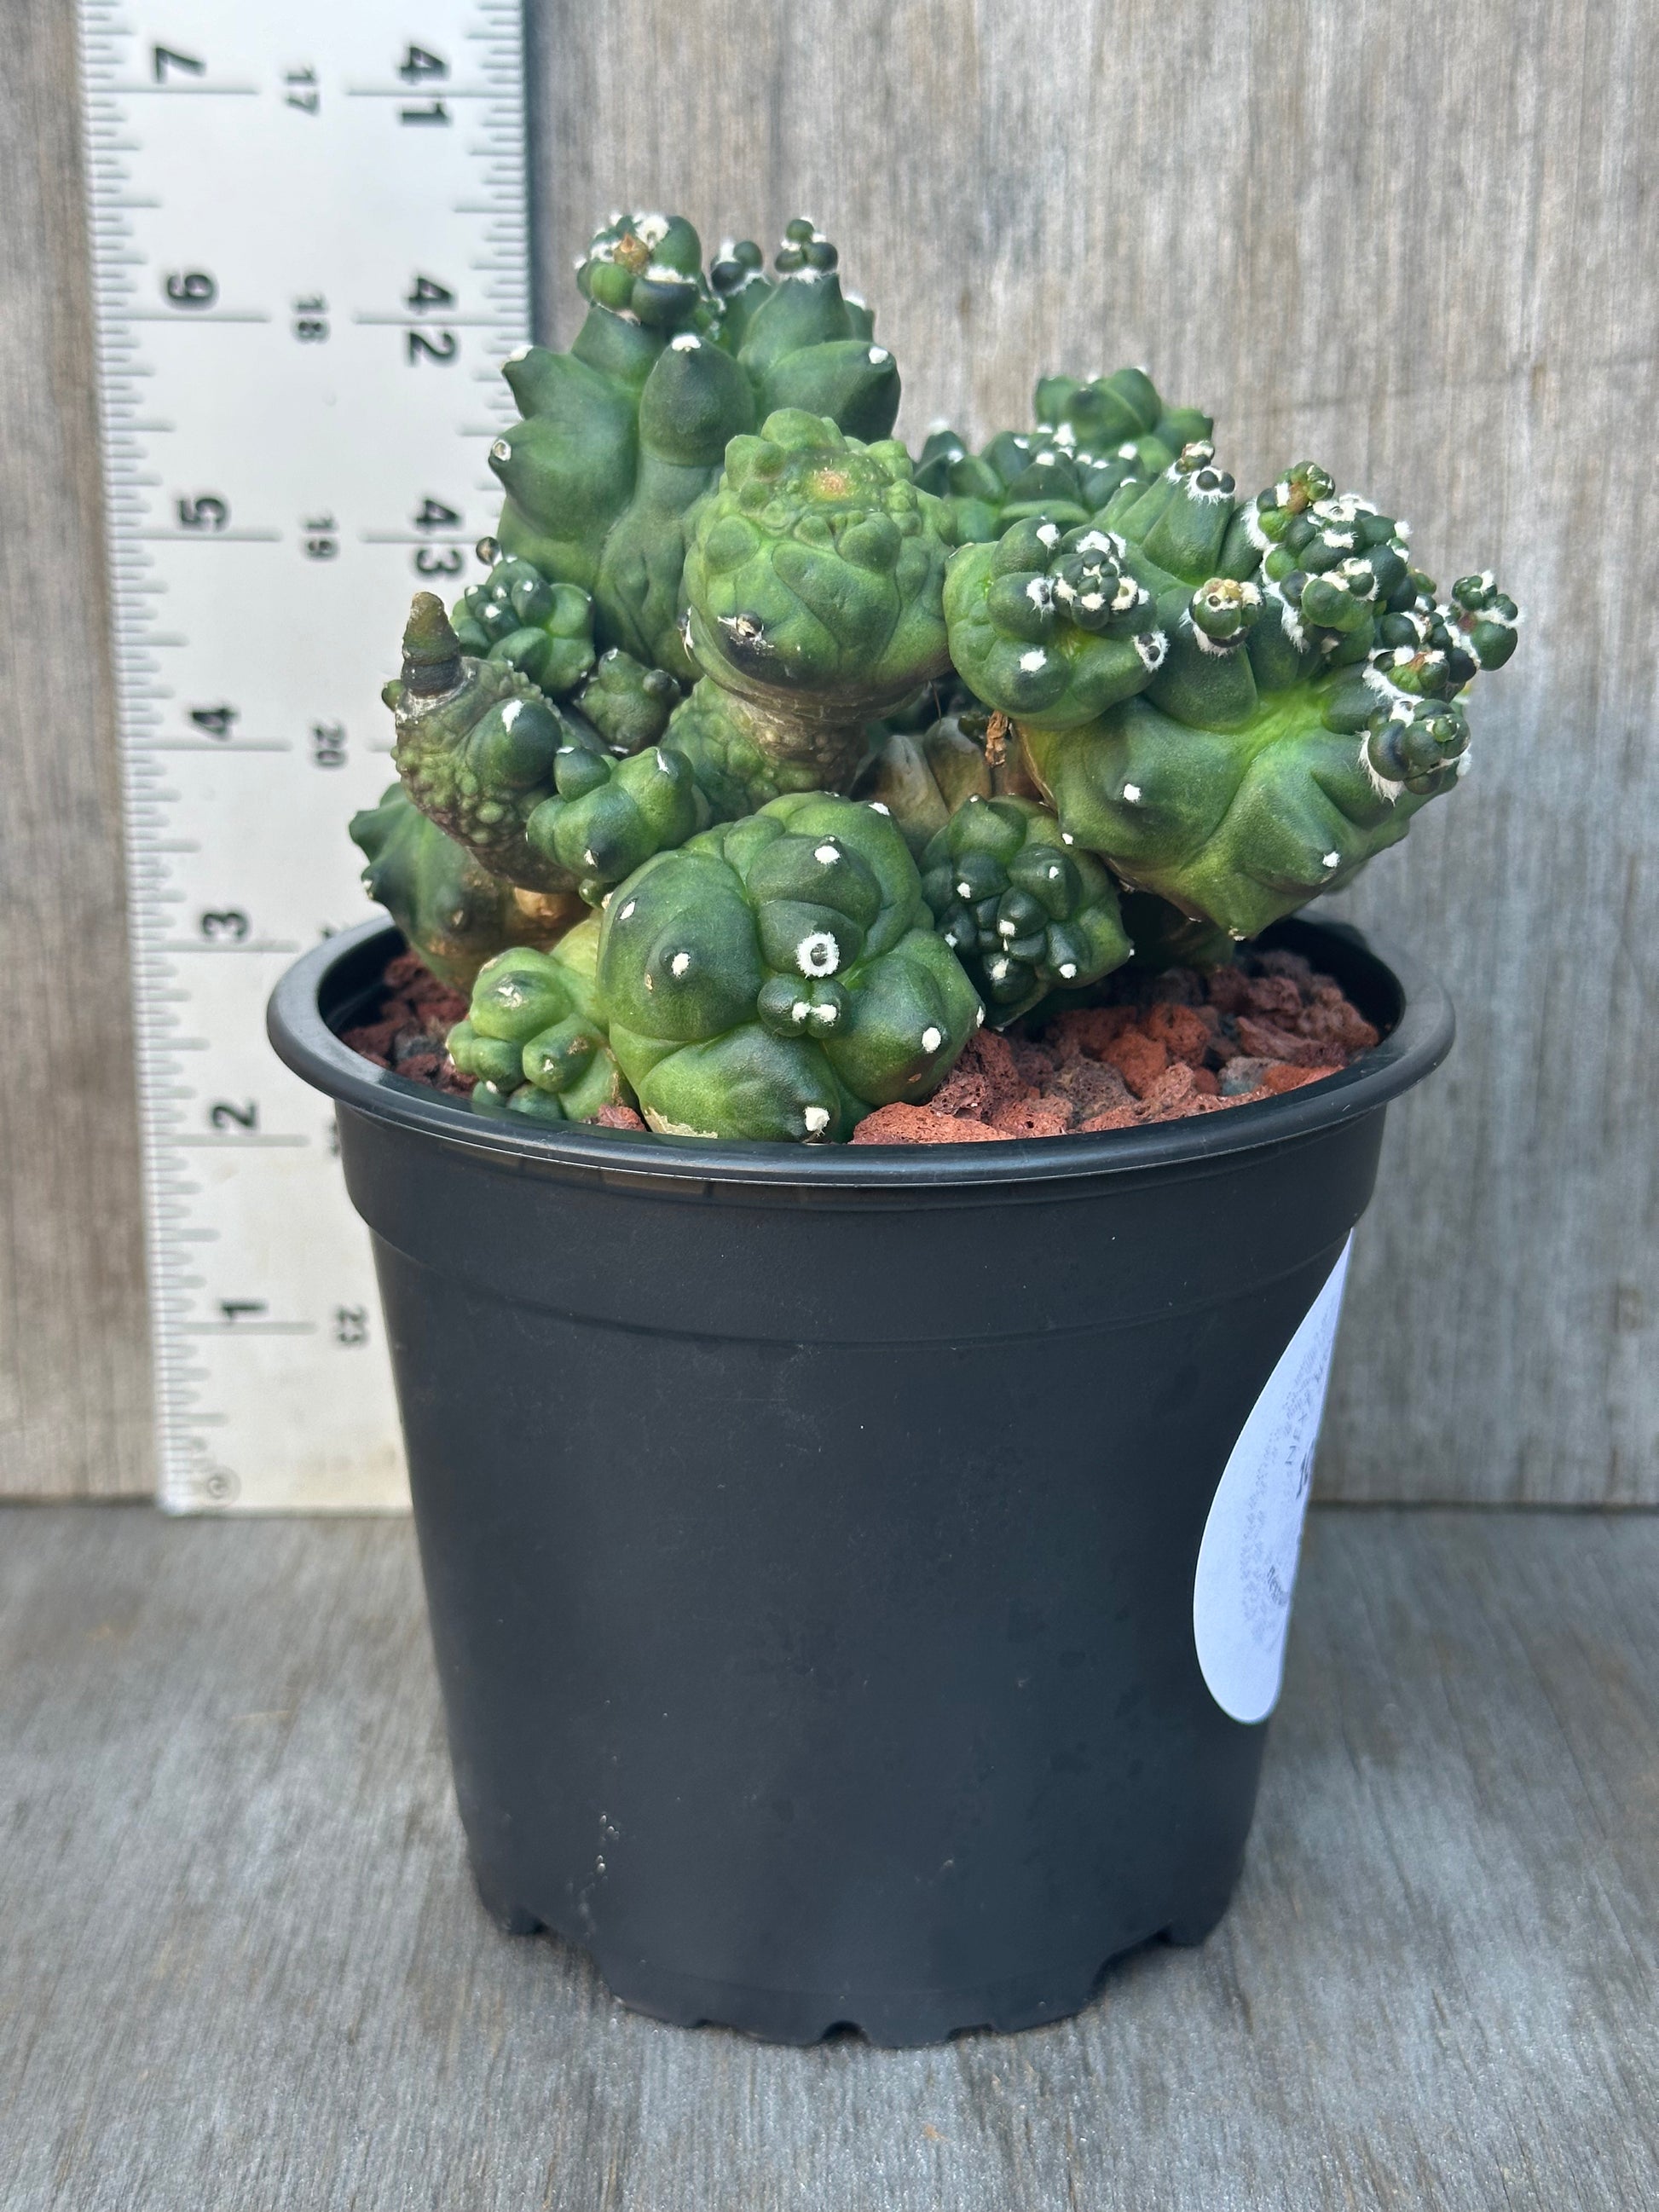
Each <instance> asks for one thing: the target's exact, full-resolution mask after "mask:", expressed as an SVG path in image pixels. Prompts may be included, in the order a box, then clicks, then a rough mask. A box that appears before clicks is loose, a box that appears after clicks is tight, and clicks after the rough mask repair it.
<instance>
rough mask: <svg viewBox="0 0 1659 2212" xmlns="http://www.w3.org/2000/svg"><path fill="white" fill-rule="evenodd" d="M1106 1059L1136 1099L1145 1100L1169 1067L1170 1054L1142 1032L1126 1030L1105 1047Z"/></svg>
mask: <svg viewBox="0 0 1659 2212" xmlns="http://www.w3.org/2000/svg"><path fill="white" fill-rule="evenodd" d="M1104 1057H1105V1059H1106V1061H1107V1063H1108V1065H1109V1066H1112V1067H1115V1068H1116V1070H1117V1071H1118V1073H1119V1074H1120V1075H1121V1077H1122V1078H1123V1080H1124V1081H1125V1082H1126V1083H1127V1085H1128V1086H1129V1088H1130V1090H1131V1091H1133V1092H1134V1094H1135V1097H1137V1098H1144V1097H1146V1094H1147V1092H1148V1091H1150V1090H1151V1089H1152V1085H1153V1084H1155V1083H1156V1082H1157V1080H1158V1077H1159V1076H1160V1075H1162V1074H1163V1073H1164V1069H1165V1068H1166V1067H1167V1066H1169V1064H1170V1055H1169V1054H1168V1053H1167V1052H1165V1051H1164V1048H1163V1046H1162V1045H1161V1044H1158V1043H1155V1042H1153V1040H1152V1038H1151V1037H1149V1036H1144V1035H1143V1034H1142V1033H1141V1031H1140V1030H1124V1032H1123V1034H1122V1036H1120V1037H1114V1039H1113V1040H1112V1042H1111V1043H1110V1044H1109V1045H1108V1046H1107V1048H1106V1051H1105V1054H1104Z"/></svg>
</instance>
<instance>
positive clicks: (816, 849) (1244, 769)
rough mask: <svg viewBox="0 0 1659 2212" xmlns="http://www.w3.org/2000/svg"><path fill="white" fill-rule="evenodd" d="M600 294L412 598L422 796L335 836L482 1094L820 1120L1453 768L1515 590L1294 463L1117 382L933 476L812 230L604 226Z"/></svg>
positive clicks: (1276, 879) (798, 225)
mask: <svg viewBox="0 0 1659 2212" xmlns="http://www.w3.org/2000/svg"><path fill="white" fill-rule="evenodd" d="M577 282H578V286H579V289H580V292H581V294H582V295H583V298H584V300H585V301H586V319H585V320H584V322H583V324H582V325H581V328H580V331H579V333H578V335H577V337H576V338H575V339H574V343H572V345H571V347H570V349H569V350H568V352H562V353H561V352H556V351H553V350H552V349H548V348H544V347H535V346H532V347H528V348H526V349H523V350H522V351H521V352H520V354H519V355H517V356H514V357H513V360H512V361H510V362H508V363H507V370H506V374H507V380H508V383H509V385H510V386H511V388H512V391H513V396H514V398H515V399H516V400H517V402H518V404H519V408H520V416H521V418H522V419H521V420H520V422H519V423H518V424H517V425H516V427H515V428H513V429H512V430H511V431H509V432H507V433H506V434H504V435H503V436H502V437H501V439H499V440H498V441H496V443H495V446H494V447H493V448H492V449H491V453H490V463H491V466H492V467H493V468H494V470H495V474H496V476H497V477H499V478H500V480H501V484H502V487H503V490H504V494H505V499H504V503H503V506H502V509H501V518H500V521H499V524H498V525H497V527H496V531H495V535H494V536H493V537H492V538H489V539H487V540H485V541H484V542H483V544H482V545H481V547H480V552H481V556H483V558H484V560H485V562H486V566H487V574H485V575H484V576H483V579H482V580H480V581H479V582H477V583H476V584H474V585H472V586H470V587H469V588H468V589H466V590H465V591H464V592H462V594H461V597H460V599H459V601H458V603H457V605H456V606H455V608H454V609H453V614H447V613H446V611H445V610H444V608H443V606H442V605H441V603H440V602H439V601H438V600H437V599H435V598H431V597H429V596H428V595H422V597H420V598H418V599H416V602H415V605H414V608H413V610H412V611H411V614H410V622H409V626H408V629H407V630H406V632H405V635H404V658H403V667H402V672H401V675H400V677H399V678H398V680H397V681H396V682H394V683H393V684H389V685H388V686H387V688H386V697H387V700H388V702H389V703H390V704H391V706H392V710H393V715H394V720H395V724H396V746H395V750H394V753H393V759H394V763H395V764H396V766H397V769H398V775H399V777H400V779H401V787H402V788H401V793H388V794H387V796H386V799H383V800H382V802H381V804H380V806H379V807H377V808H374V809H371V810H368V811H366V812H365V813H363V814H362V815H360V816H358V817H356V821H355V822H354V824H353V834H354V835H355V836H357V838H358V841H359V842H360V844H361V845H362V848H363V849H364V852H365V854H366V856H367V857H368V862H369V867H368V874H367V877H366V881H368V884H369V887H370V889H371V890H372V892H373V893H374V896H378V897H380V899H381V900H382V901H383V902H385V903H386V905H387V906H388V907H389V908H391V910H392V913H393V915H394V916H395V917H396V919H397V920H398V922H399V925H400V927H402V928H403V930H404V934H405V936H406V938H407V939H408V940H409V942H410V945H412V946H413V947H414V949H415V950H416V951H418V952H419V953H420V955H421V957H422V958H423V959H424V960H426V962H427V963H428V966H430V967H431V968H432V969H434V971H435V973H436V974H439V975H441V976H443V977H444V978H445V979H446V980H447V981H451V982H455V983H461V984H466V983H471V986H472V994H473V995H472V1004H471V1010H470V1012H469V1015H468V1018H467V1020H466V1021H465V1022H464V1023H462V1024H459V1026H458V1028H457V1029H456V1030H455V1032H454V1034H453V1039H452V1044H451V1050H452V1055H453V1059H454V1060H455V1064H456V1066H458V1067H459V1068H461V1069H463V1070H464V1071H465V1072H466V1073H471V1074H472V1075H474V1076H475V1077H476V1078H477V1087H476V1089H475V1091H474V1097H475V1100H476V1102H477V1104H478V1106H479V1107H480V1109H482V1110H484V1111H488V1112H498V1113H513V1114H516V1115H526V1116H529V1117H530V1118H532V1119H542V1120H546V1121H568V1120H582V1119H592V1116H593V1115H597V1114H598V1113H599V1111H600V1109H602V1108H603V1107H605V1106H606V1105H621V1104H627V1103H629V1102H630V1101H634V1100H636V1101H637V1103H638V1106H639V1109H640V1110H641V1113H642V1114H643V1115H644V1116H645V1118H646V1120H647V1122H648V1123H650V1125H651V1126H652V1127H655V1128H656V1129H658V1130H659V1131H662V1132H665V1133H672V1134H679V1135H685V1134H695V1135H696V1136H700V1137H708V1138H714V1139H721V1138H725V1139H732V1138H746V1139H762V1140H774V1141H783V1142H796V1143H799V1142H829V1141H836V1140H839V1139H845V1138H847V1137H848V1136H850V1135H851V1133H852V1132H853V1130H854V1128H855V1127H856V1126H857V1124H858V1123H859V1121H860V1120H861V1119H862V1118H863V1117H864V1116H865V1115H866V1114H868V1113H869V1112H871V1111H872V1109H875V1108H876V1107H878V1106H880V1105H884V1104H888V1103H894V1102H897V1101H905V1100H910V1101H915V1102H917V1103H920V1102H921V1101H923V1100H925V1099H926V1098H927V1097H929V1096H931V1094H932V1092H933V1090H934V1089H935V1088H936V1086H937V1085H938V1084H939V1082H940V1081H941V1080H942V1079H943V1078H944V1076H945V1074H946V1073H948V1071H949V1069H950V1067H951V1064H952V1062H953V1060H955V1058H956V1056H957V1054H958V1053H959V1052H960V1050H961V1048H962V1047H963V1042H965V1040H966V1039H967V1037H968V1036H969V1035H970V1034H971V1033H972V1031H973V1030H974V1028H975V1026H976V1025H977V1024H979V1023H980V1022H981V1021H982V1020H985V1019H987V1018H988V1019H989V1020H990V1021H991V1022H992V1023H993V1024H996V1025H999V1026H1000V1025H1003V1024H1007V1023H1009V1022H1012V1021H1015V1020H1018V1018H1020V1017H1021V1015H1022V1014H1024V1013H1025V1012H1029V1011H1030V1009H1031V1008H1033V1007H1034V1006H1037V1005H1038V1004H1039V1003H1040V1002H1042V1001H1044V1000H1054V1002H1055V1003H1057V1004H1078V1003H1086V1000H1087V994H1088V992H1089V990H1090V988H1091V986H1092V985H1093V984H1095V983H1097V982H1098V981H1099V980H1100V979H1101V978H1103V977H1104V976H1105V975H1109V974H1110V973H1111V972H1112V971H1113V970H1114V969H1115V968H1117V967H1118V966H1120V965H1121V963H1124V962H1126V961H1127V960H1130V959H1133V961H1134V962H1135V963H1137V964H1138V965H1139V967H1141V968H1143V969H1158V968H1159V967H1162V966H1167V965H1170V964H1172V963H1182V964H1190V965H1196V966H1200V967H1208V966H1213V965H1216V964H1218V963H1222V962H1224V961H1225V959H1227V958H1228V957H1231V950H1232V948H1233V947H1234V946H1235V945H1237V943H1238V942H1239V941H1240V940H1242V939H1248V938H1250V937H1254V936H1255V935H1256V934H1257V933H1260V932H1261V930H1262V929H1264V928H1266V927H1267V926H1268V925H1269V924H1270V923H1271V922H1273V921H1275V920H1276V919H1278V918H1279V916H1281V915H1285V914H1289V913H1291V912H1293V911H1294V910H1295V909H1296V908H1298V907H1300V906H1302V905H1304V903H1305V902H1307V901H1308V900H1310V898H1313V897H1315V896H1317V895H1318V894H1319V893H1321V892H1322V891H1327V890H1335V889H1340V888H1341V887H1342V886H1344V885H1346V884H1348V883H1350V882H1352V879H1353V878H1354V876H1355V875H1356V874H1357V873H1358V871H1359V870H1360V869H1361V868H1362V867H1364V866H1365V864H1366V863H1367V862H1368V861H1369V860H1370V859H1371V858H1372V857H1373V856H1374V855H1375V854H1377V853H1378V852H1381V851H1382V850H1383V849H1384V848H1386V847H1387V846H1389V845H1391V844H1393V843H1395V842H1397V841H1398V840H1399V839H1400V838H1401V837H1402V836H1404V835H1405V834H1406V831H1407V828H1408V827H1409V824H1410V823H1411V822H1412V820H1413V817H1415V816H1416V814H1417V813H1418V812H1419V811H1421V809H1422V808H1423V807H1424V806H1425V805H1428V803H1429V802H1430V801H1431V799H1434V798H1436V797H1437V796H1438V795H1440V794H1441V793H1444V792H1446V791H1448V790H1449V789H1450V788H1451V787H1453V785H1454V784H1455V782H1456V781H1458V780H1459V778H1460V777H1461V776H1462V774H1463V772H1464V771H1465V770H1466V769H1467V768H1468V759H1469V753H1468V718H1467V714H1466V709H1465V701H1466V698H1467V696H1468V690H1469V687H1470V685H1471V684H1472V683H1473V681H1474V678H1475V677H1476V676H1477V675H1479V674H1480V673H1482V672H1484V671H1490V670H1493V669H1497V668H1499V667H1501V666H1502V665H1503V664H1504V661H1505V660H1507V659H1508V658H1509V657H1510V653H1512V651H1513V650H1514V647H1515V643H1516V625H1517V623H1518V621H1519V616H1518V613H1517V611H1516V606H1515V604H1514V602H1513V600H1511V599H1509V598H1508V597H1507V596H1506V595H1505V594H1504V592H1502V591H1501V590H1500V589H1499V588H1498V586H1497V584H1496V583H1495V582H1494V580H1493V579H1492V576H1491V575H1490V574H1475V575H1468V576H1465V577H1463V578H1462V579H1461V580H1459V581H1458V582H1456V583H1455V585H1454V586H1452V588H1451V591H1450V592H1449V593H1448V594H1447V595H1446V596H1445V597H1444V598H1443V599H1442V598H1439V597H1438V596H1437V592H1436V589H1435V586H1434V585H1433V584H1432V583H1431V581H1430V580H1429V579H1428V578H1427V577H1426V576H1425V575H1424V574H1422V573H1421V572H1420V571H1419V569H1418V568H1416V567H1415V566H1414V565H1413V558H1412V556H1411V552H1410V550H1409V544H1408V538H1407V530H1406V527H1405V526H1404V525H1403V524H1401V523H1398V522H1396V521H1395V520H1393V519H1392V518H1391V517H1389V515H1386V514H1383V513H1380V512H1379V511H1378V510H1377V508H1376V507H1375V506H1374V505H1372V503H1371V502H1370V501H1367V500H1365V499H1363V498H1361V497H1359V496H1358V495H1356V494H1353V493H1348V492H1339V491H1338V489H1337V487H1336V483H1335V480H1334V478H1333V477H1331V476H1330V475H1328V473H1327V472H1326V471H1325V470H1324V469H1322V468H1321V467H1319V466H1318V465H1316V464H1314V463H1311V462H1300V463H1297V465H1294V466H1292V467H1290V468H1287V469H1286V470H1285V471H1283V473H1282V474H1281V475H1279V477H1277V478H1276V479H1275V480H1274V482H1273V483H1272V484H1271V485H1269V486H1268V487H1267V489H1265V490H1263V491H1261V492H1259V493H1257V494H1256V495H1255V496H1254V497H1253V498H1248V499H1246V498H1241V497H1240V495H1239V494H1238V490H1237V486H1236V484H1235V483H1234V481H1233V478H1232V477H1231V476H1230V475H1229V474H1228V473H1227V472H1226V471H1225V469H1224V468H1223V467H1222V466H1221V465H1219V464H1218V460H1217V459H1216V454H1215V451H1214V448H1213V447H1212V442H1211V438H1212V422H1211V419H1210V417H1209V416H1207V415H1204V414H1200V413H1199V412H1198V411H1197V410H1193V409H1190V408H1185V407H1173V406H1170V405H1169V404H1166V403H1165V401H1164V398H1162V396H1161V395H1160V393H1159V392H1158V390H1157V388H1156V387H1155V386H1154V385H1153V383H1152V380H1151V378H1150V377H1149V376H1148V375H1147V374H1146V372H1145V371H1143V370H1139V369H1121V370H1118V371H1116V372H1115V374H1111V375H1109V376H1093V377H1090V378H1087V379H1077V378H1073V377H1066V376H1045V377H1044V378H1042V380H1040V381H1039V383H1038V384H1037V386H1036V397H1035V403H1034V407H1033V416H1034V418H1035V419H1034V423H1033V426H1032V427H1030V428H1025V429H1018V430H1005V431H1000V432H999V433H998V434H997V435H995V436H994V437H992V438H991V439H990V440H989V441H987V443H986V444H985V446H984V447H982V448H981V450H980V451H979V452H977V453H975V452H972V451H970V449H969V444H968V441H966V440H964V439H963V438H961V437H958V436H957V435H956V434H955V433H954V432H953V431H951V430H950V429H948V428H945V427H943V426H939V427H936V428H935V429H934V430H933V432H932V433H931V434H930V435H929V436H928V438H927V442H926V444H925V445H924V446H923V447H922V450H921V455H920V457H919V459H917V460H916V461H915V463H913V462H912V460H911V459H910V457H909V455H908V453H907V452H906V449H905V447H903V446H902V444H901V443H900V442H899V441H897V440H896V438H894V437H893V436H892V435H891V433H892V429H893V425H894V421H895V418H896V412H897V408H898V400H899V378H898V371H897V368H896V364H895V362H894V361H893V359H892V356H891V354H890V352H889V351H888V349H886V348H885V347H884V346H882V345H879V344H878V343H877V342H876V340H875V337H874V330H873V325H872V318H871V316H870V313H869V311H868V309H867V308H866V307H865V306H864V305H863V303H862V302H861V301H859V300H858V299H857V298H856V297H855V295H851V294H848V293H846V292H844V291H843V289H842V283H841V277H840V270H839V256H838V254H837V252H836V247H835V246H833V245H831V244H830V242H829V240H827V239H826V238H825V237H824V236H823V234H822V233H821V232H820V231H819V230H818V229H817V228H816V226H815V225H813V224H812V223H811V222H809V221H807V220H806V219H805V218H800V219H799V220H797V221H796V222H792V223H791V224H790V225H789V226H788V229H787V234H786V236H785V240H784V243H783V246H782V248H781V251H780V252H779V253H778V255H777V256H776V258H775V263H774V264H773V268H772V270H770V271H768V270H767V268H766V266H765V260H764V257H763V254H762V253H761V251H760V249H759V248H758V247H757V246H755V245H753V244H752V243H751V242H750V241H749V240H742V241H738V242H736V243H727V244H726V245H723V246H721V247H720V251H719V252H718V253H717V254H716V255H715V257H714V260H713V262H712V264H710V265H709V267H708V269H707V270H705V269H704V267H703V263H702V246H701V243H700V241H699V239H698V236H697V234H696V231H695V230H694V229H693V228H692V227H691V225H690V223H689V222H686V221H685V220H684V218H683V217H679V216H653V215H639V214H619V215H617V216H614V217H612V218H611V219H610V220H609V221H608V222H606V223H605V225H604V226H603V228H601V229H600V230H599V232H598V233H597V234H596V235H595V236H594V238H593V240H592V243H591V244H590V246H589V247H588V249H587V251H586V253H585V254H584V255H583V257H582V258H581V261H580V265H579V268H578V272H577ZM849 794H850V795H849ZM416 810H418V811H416ZM596 906H597V907H599V908H600V912H599V913H598V914H594V913H592V912H591V911H589V910H590V909H592V908H594V907H596ZM584 912H586V913H587V919H586V920H579V919H578V917H580V916H581V915H583V914H584ZM492 955H493V956H495V957H489V956H492ZM475 979H476V980H475ZM624 1118H625V1117H624Z"/></svg>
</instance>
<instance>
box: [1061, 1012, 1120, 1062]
mask: <svg viewBox="0 0 1659 2212" xmlns="http://www.w3.org/2000/svg"><path fill="white" fill-rule="evenodd" d="M1134 1018H1135V1010H1134V1008H1133V1006H1074V1007H1073V1008H1072V1009H1071V1011H1070V1012H1067V1013H1064V1014H1061V1015H1060V1016H1059V1017H1058V1018H1057V1019H1056V1020H1055V1022H1054V1025H1053V1027H1052V1028H1051V1029H1050V1030H1049V1031H1048V1036H1049V1039H1050V1041H1051V1042H1052V1043H1053V1045H1054V1049H1055V1050H1056V1051H1057V1052H1058V1053H1059V1054H1060V1057H1061V1059H1062V1060H1067V1059H1069V1058H1070V1057H1071V1055H1072V1054H1073V1052H1079V1053H1084V1054H1087V1056H1088V1057H1089V1058H1090V1059H1091V1060H1103V1059H1104V1058H1105V1057H1106V1048H1107V1046H1108V1045H1109V1044H1110V1043H1111V1042H1112V1041H1113V1039H1114V1038H1115V1037H1120V1036H1122V1034H1123V1032H1124V1030H1127V1028H1128V1027H1129V1025H1130V1024H1131V1023H1132V1022H1133V1020H1134Z"/></svg>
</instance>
